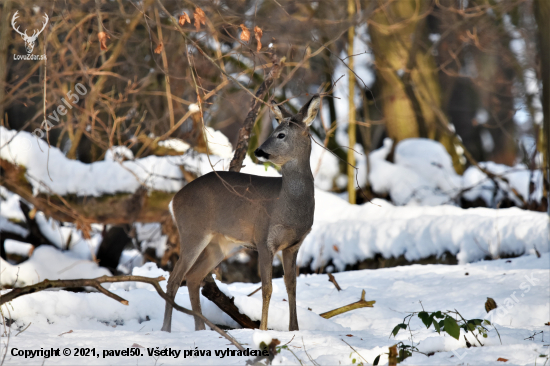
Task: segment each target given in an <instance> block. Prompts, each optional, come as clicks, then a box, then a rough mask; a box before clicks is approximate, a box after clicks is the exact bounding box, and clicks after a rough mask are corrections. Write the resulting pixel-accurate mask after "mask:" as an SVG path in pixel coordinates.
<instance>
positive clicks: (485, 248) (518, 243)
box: [298, 190, 550, 271]
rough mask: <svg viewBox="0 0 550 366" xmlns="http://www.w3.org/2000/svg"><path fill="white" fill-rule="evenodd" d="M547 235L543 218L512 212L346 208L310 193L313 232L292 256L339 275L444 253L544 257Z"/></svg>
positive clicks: (463, 259) (380, 205)
mask: <svg viewBox="0 0 550 366" xmlns="http://www.w3.org/2000/svg"><path fill="white" fill-rule="evenodd" d="M548 230H549V229H548V218H547V216H546V214H544V213H541V212H533V211H524V210H521V209H518V208H508V209H500V210H494V209H488V208H473V209H462V208H459V207H456V206H450V205H442V206H435V207H430V206H405V207H397V206H394V205H392V204H391V203H388V202H386V201H383V200H380V199H375V200H373V201H372V203H366V204H363V205H350V204H349V203H347V202H346V201H344V200H343V199H341V198H339V197H337V196H336V195H333V194H331V193H327V192H323V191H321V190H316V192H315V218H314V222H313V228H312V230H311V232H310V234H309V235H308V236H307V237H306V239H305V240H304V242H303V244H302V246H301V248H300V251H299V252H298V265H299V266H310V267H311V269H312V270H316V269H318V268H321V267H324V266H325V265H327V264H328V263H329V261H331V262H332V264H333V265H334V266H335V267H336V268H337V269H338V270H339V271H342V270H344V268H345V266H346V265H348V264H349V265H351V264H355V263H357V262H358V261H362V260H365V259H369V258H374V257H375V256H376V255H377V254H381V255H382V256H383V257H384V258H391V257H399V256H401V255H403V256H404V257H405V259H407V260H408V261H414V260H419V259H422V258H426V257H429V256H432V255H435V256H437V257H441V256H442V255H444V254H446V253H450V254H451V255H456V257H457V259H458V261H459V262H460V263H468V262H474V261H479V260H481V259H484V258H486V257H492V258H498V257H499V256H504V255H515V256H517V255H522V254H534V253H535V249H536V250H538V251H539V253H546V252H549V251H550V244H549V238H548Z"/></svg>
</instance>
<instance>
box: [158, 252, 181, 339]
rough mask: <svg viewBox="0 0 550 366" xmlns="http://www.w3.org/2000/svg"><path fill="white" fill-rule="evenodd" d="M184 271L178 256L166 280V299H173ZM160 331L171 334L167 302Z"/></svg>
mask: <svg viewBox="0 0 550 366" xmlns="http://www.w3.org/2000/svg"><path fill="white" fill-rule="evenodd" d="M184 269H185V262H184V260H183V258H182V257H181V256H180V257H179V259H178V261H177V262H176V265H175V266H174V269H173V270H172V273H170V277H169V278H168V285H167V286H166V295H168V297H169V298H170V299H172V300H174V299H175V297H176V293H177V292H178V288H179V287H180V285H181V282H182V281H183V276H184V275H185V272H184ZM161 330H162V331H164V332H168V333H170V332H172V305H170V304H169V303H168V302H166V306H165V308H164V322H163V324H162V328H161Z"/></svg>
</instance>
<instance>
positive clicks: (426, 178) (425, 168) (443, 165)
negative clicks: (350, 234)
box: [359, 138, 542, 207]
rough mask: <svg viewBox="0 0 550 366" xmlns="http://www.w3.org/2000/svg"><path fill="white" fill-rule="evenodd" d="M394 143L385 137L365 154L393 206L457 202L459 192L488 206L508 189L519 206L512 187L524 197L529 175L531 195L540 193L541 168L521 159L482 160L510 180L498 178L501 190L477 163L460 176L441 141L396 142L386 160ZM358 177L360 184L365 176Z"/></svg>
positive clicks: (375, 182)
mask: <svg viewBox="0 0 550 366" xmlns="http://www.w3.org/2000/svg"><path fill="white" fill-rule="evenodd" d="M392 145H393V142H392V140H390V139H385V140H384V144H383V146H382V147H381V148H379V149H377V150H374V151H373V152H371V153H370V154H369V161H370V164H371V169H370V175H369V182H370V183H371V186H372V189H373V190H374V191H375V192H376V193H379V194H383V193H388V194H389V195H390V196H391V199H392V202H393V203H395V204H396V205H400V206H401V205H413V206H418V205H423V206H424V205H427V206H436V205H442V204H450V203H453V202H457V201H458V200H459V199H460V197H461V195H463V197H464V198H465V199H467V200H470V201H474V200H476V199H477V198H481V199H482V200H484V201H485V203H486V204H487V205H488V206H491V207H492V206H494V205H495V202H499V201H500V200H502V199H503V198H505V194H506V197H508V198H510V199H512V200H513V201H514V202H515V203H516V204H517V205H519V206H521V205H522V202H521V200H520V199H519V197H517V195H516V194H515V193H513V191H512V189H511V188H513V189H514V190H515V191H516V192H517V193H519V194H520V195H521V197H522V198H524V199H527V198H528V197H529V185H530V181H531V174H533V181H534V182H535V192H533V195H532V198H533V199H534V200H536V201H540V200H541V198H542V175H541V173H540V171H534V172H531V171H530V170H528V168H527V167H526V166H525V165H523V164H518V165H516V166H514V167H509V166H506V165H502V164H496V163H493V162H480V163H479V165H480V166H481V167H482V168H484V169H486V170H488V171H489V172H491V173H492V174H494V175H496V176H498V177H502V178H505V179H506V180H508V183H509V184H508V183H505V182H504V181H503V180H502V179H498V180H497V181H498V186H499V189H498V190H496V192H495V188H494V187H495V185H494V182H493V181H492V180H491V179H489V178H488V177H487V175H486V174H485V173H483V172H482V171H481V170H480V169H479V168H477V167H475V166H471V167H469V168H468V169H466V171H465V172H464V174H463V175H462V176H460V175H458V174H456V173H455V171H454V169H453V167H452V160H451V157H450V155H449V154H448V153H447V151H446V150H445V148H444V147H443V145H441V144H440V143H439V142H436V141H433V140H429V139H421V138H416V139H406V140H403V141H400V142H399V143H398V144H397V145H396V147H395V151H394V162H393V163H391V162H389V161H387V160H386V158H387V156H388V155H389V153H390V151H391V149H392ZM359 177H362V176H361V175H359ZM359 182H360V184H362V183H363V182H364V179H363V181H361V180H359ZM495 193H496V195H495ZM493 195H495V198H494V199H493Z"/></svg>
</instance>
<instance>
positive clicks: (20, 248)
mask: <svg viewBox="0 0 550 366" xmlns="http://www.w3.org/2000/svg"><path fill="white" fill-rule="evenodd" d="M4 249H5V250H6V253H10V254H15V255H19V256H22V257H28V256H29V255H30V254H31V253H32V251H33V250H34V247H33V246H32V244H29V243H23V242H20V241H18V240H13V239H6V240H5V241H4Z"/></svg>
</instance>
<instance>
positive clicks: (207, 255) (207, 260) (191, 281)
mask: <svg viewBox="0 0 550 366" xmlns="http://www.w3.org/2000/svg"><path fill="white" fill-rule="evenodd" d="M223 258H224V255H223V252H222V250H221V248H220V246H219V245H218V244H217V243H215V242H211V243H210V244H209V245H208V246H207V247H206V248H205V249H204V251H203V252H202V253H201V255H200V256H199V258H198V259H197V261H196V262H195V264H193V267H191V269H190V270H189V272H187V275H186V276H185V277H186V279H187V288H188V289H189V299H190V300H191V307H192V309H193V311H195V312H197V313H200V314H202V310H201V299H200V287H201V282H202V280H203V279H204V277H206V276H207V275H208V274H209V273H210V271H212V270H213V269H214V268H216V266H217V265H218V264H220V262H221V261H222V260H223ZM205 329H206V328H205V326H204V321H203V320H202V319H201V318H199V317H195V330H205Z"/></svg>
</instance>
